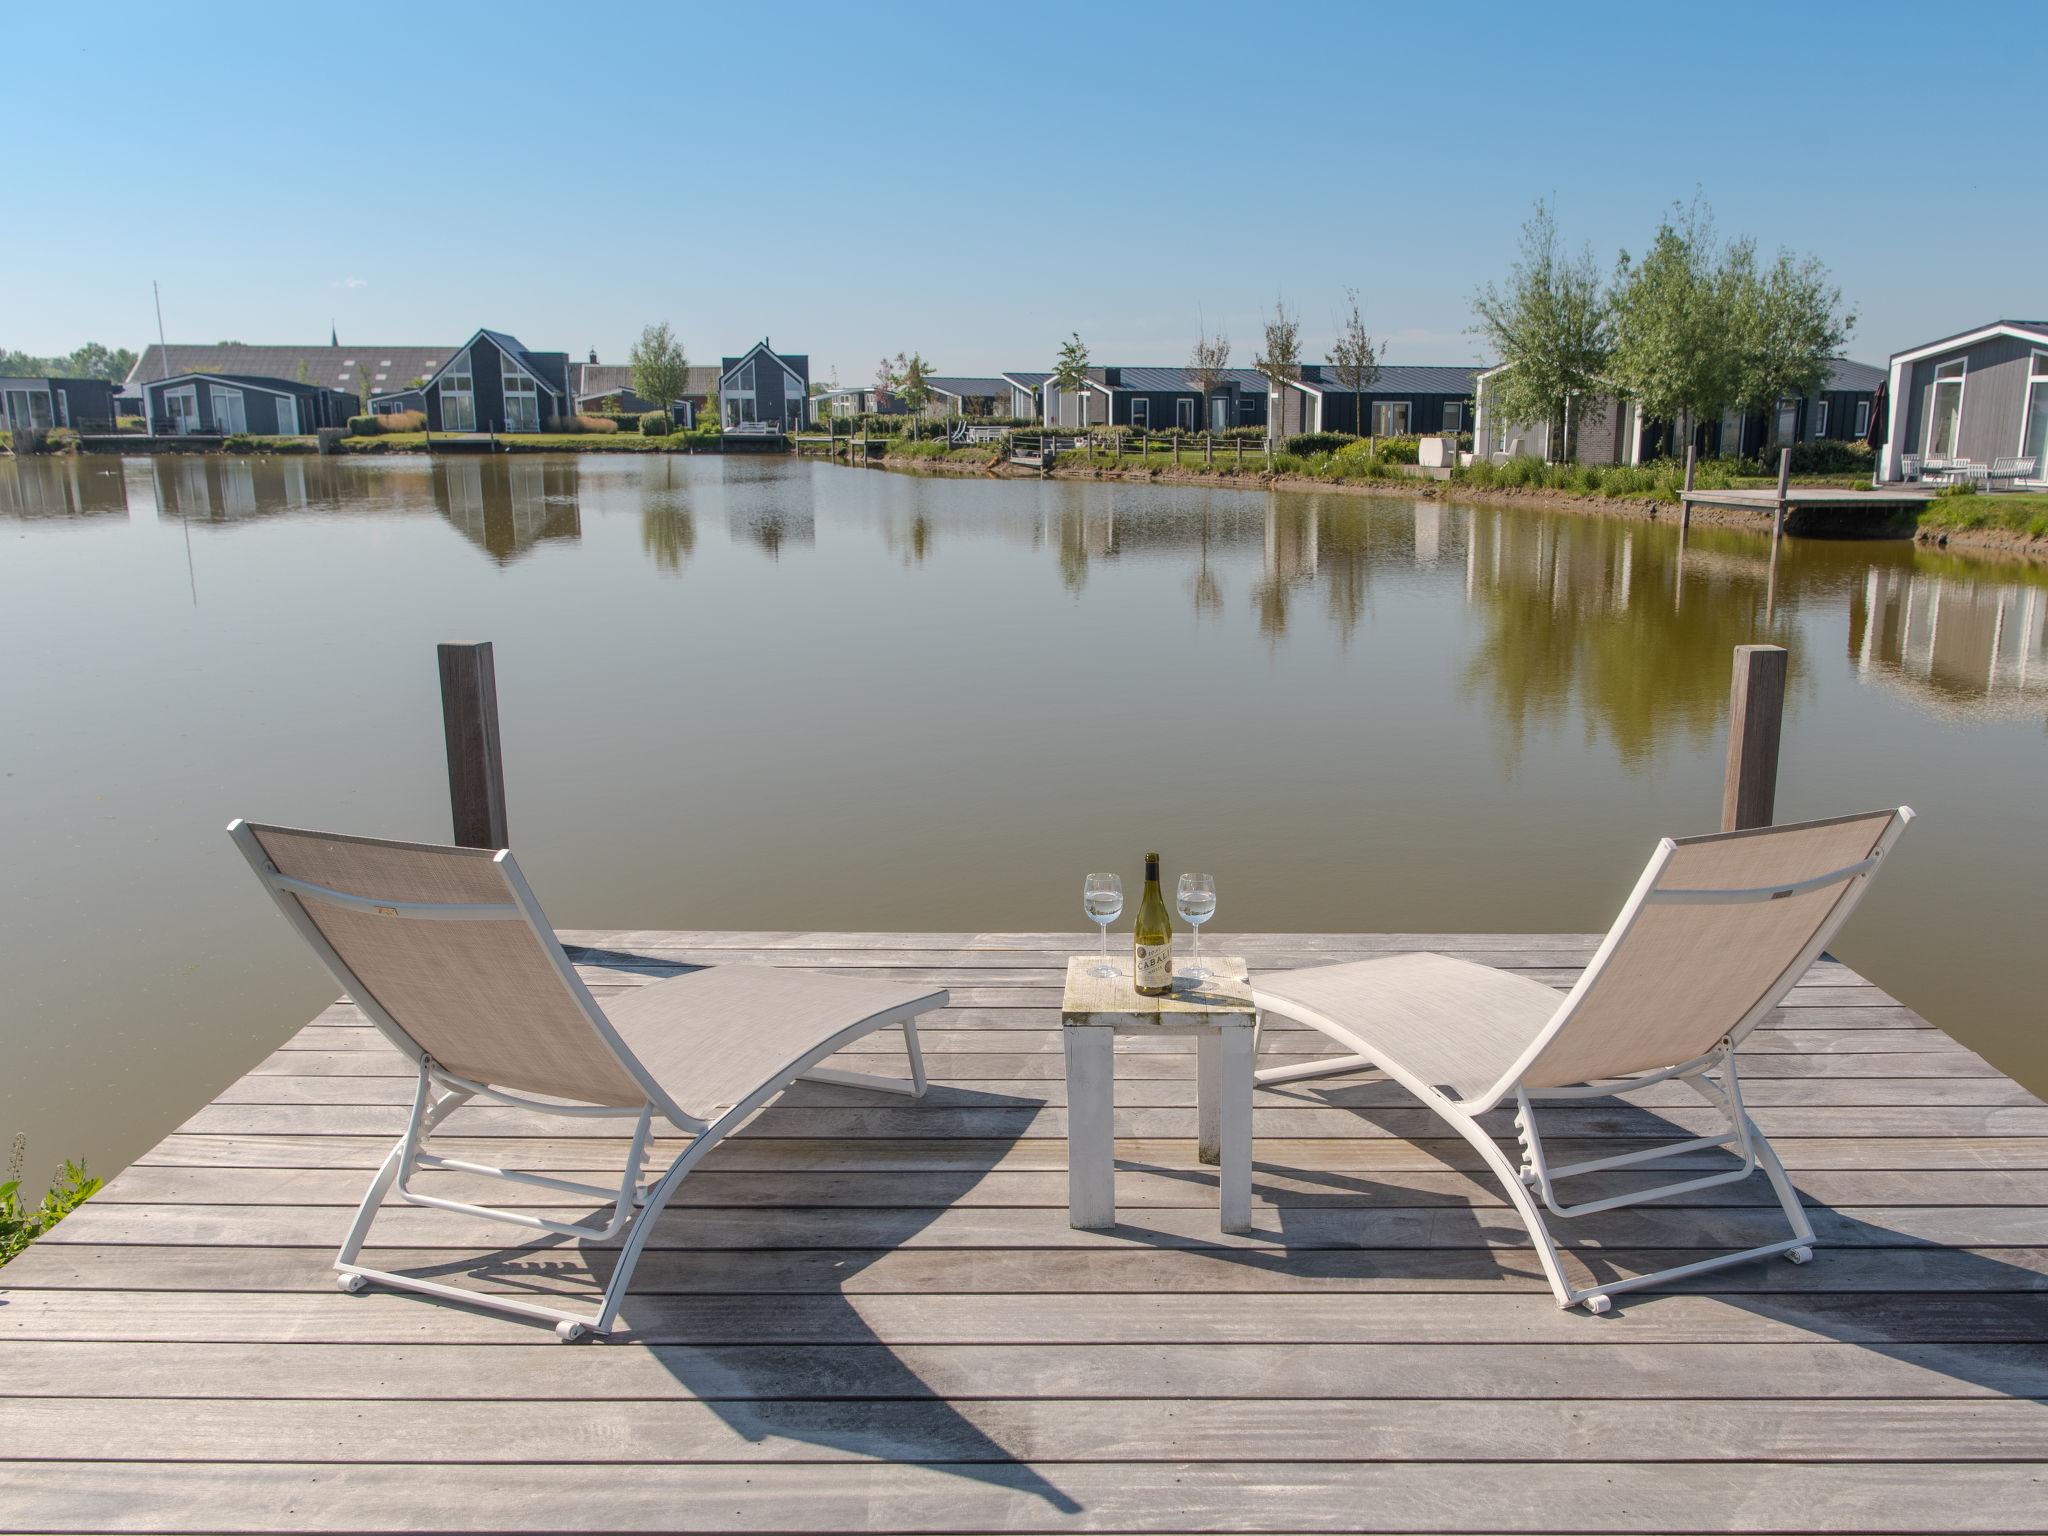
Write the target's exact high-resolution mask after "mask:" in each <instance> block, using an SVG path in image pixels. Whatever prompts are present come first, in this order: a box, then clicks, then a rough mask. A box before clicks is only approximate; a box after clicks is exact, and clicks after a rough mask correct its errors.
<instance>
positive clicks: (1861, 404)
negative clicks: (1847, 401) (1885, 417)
mask: <svg viewBox="0 0 2048 1536" xmlns="http://www.w3.org/2000/svg"><path fill="white" fill-rule="evenodd" d="M1868 436H1870V402H1869V401H1868V400H1858V401H1857V402H1856V440H1857V441H1858V442H1859V443H1860V442H1862V441H1863V439H1864V438H1866V437H1868Z"/></svg>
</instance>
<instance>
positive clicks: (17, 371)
mask: <svg viewBox="0 0 2048 1536" xmlns="http://www.w3.org/2000/svg"><path fill="white" fill-rule="evenodd" d="M48 372H50V360H49V359H48V358H44V357H37V356H36V355H35V354H34V353H33V352H17V351H15V350H14V349H13V348H12V347H0V378H9V379H34V378H40V377H42V376H43V375H44V374H46V373H48Z"/></svg>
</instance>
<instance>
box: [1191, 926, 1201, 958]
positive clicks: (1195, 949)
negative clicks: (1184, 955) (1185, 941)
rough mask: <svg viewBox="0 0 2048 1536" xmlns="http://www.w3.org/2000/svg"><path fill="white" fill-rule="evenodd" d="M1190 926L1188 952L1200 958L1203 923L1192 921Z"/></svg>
mask: <svg viewBox="0 0 2048 1536" xmlns="http://www.w3.org/2000/svg"><path fill="white" fill-rule="evenodd" d="M1188 928H1189V930H1190V940H1189V945H1190V947H1189V949H1188V953H1189V954H1191V955H1193V956H1194V957H1195V958H1196V959H1197V960H1199V959H1201V958H1202V925H1201V924H1200V923H1190V924H1188Z"/></svg>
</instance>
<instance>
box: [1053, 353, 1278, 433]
mask: <svg viewBox="0 0 2048 1536" xmlns="http://www.w3.org/2000/svg"><path fill="white" fill-rule="evenodd" d="M1039 393H1040V396H1041V398H1042V400H1043V402H1044V405H1043V409H1042V414H1043V415H1044V417H1045V419H1046V420H1048V421H1051V422H1054V423H1056V424H1057V425H1059V426H1062V427H1073V426H1080V425H1082V424H1084V422H1085V424H1086V425H1089V426H1111V427H1130V428H1132V429H1133V430H1134V431H1140V432H1169V431H1172V430H1174V429H1176V428H1178V429H1179V430H1180V431H1182V432H1227V431H1229V430H1230V429H1231V428H1233V427H1260V426H1264V425H1265V423H1266V381H1265V379H1264V378H1262V377H1261V376H1260V375H1259V374H1258V373H1256V372H1254V371H1253V370H1252V369H1250V368H1225V369H1223V370H1222V372H1221V374H1220V375H1219V376H1218V378H1217V382H1216V385H1215V387H1214V388H1213V389H1209V390H1206V391H1205V390H1204V389H1203V387H1202V385H1201V383H1200V382H1199V381H1197V380H1196V379H1194V378H1192V377H1191V376H1190V375H1189V373H1188V370H1187V369H1186V368H1155V367H1149V366H1145V367H1136V366H1130V365H1120V366H1110V367H1102V368H1090V369H1089V370H1088V385H1087V388H1085V389H1084V390H1080V391H1078V392H1074V393H1066V392H1063V391H1062V390H1061V389H1060V388H1059V387H1058V386H1057V385H1055V384H1054V383H1053V382H1052V377H1051V375H1049V374H1048V375H1046V376H1045V382H1044V384H1042V385H1041V386H1040V388H1039ZM1084 413H1085V414H1084Z"/></svg>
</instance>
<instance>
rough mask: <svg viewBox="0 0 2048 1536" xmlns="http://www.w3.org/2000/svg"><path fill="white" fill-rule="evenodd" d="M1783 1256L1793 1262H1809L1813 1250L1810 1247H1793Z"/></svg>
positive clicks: (1811, 1258) (1811, 1259)
mask: <svg viewBox="0 0 2048 1536" xmlns="http://www.w3.org/2000/svg"><path fill="white" fill-rule="evenodd" d="M1785 1257H1786V1258H1788V1259H1790V1260H1791V1261H1792V1262H1793V1263H1794V1264H1809V1263H1811V1262H1812V1261H1813V1250H1812V1249H1811V1248H1794V1249H1793V1250H1792V1251H1791V1252H1790V1253H1788V1254H1786V1255H1785Z"/></svg>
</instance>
